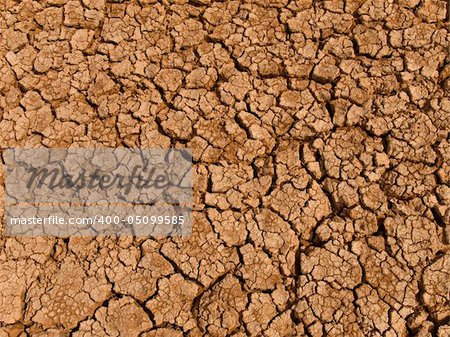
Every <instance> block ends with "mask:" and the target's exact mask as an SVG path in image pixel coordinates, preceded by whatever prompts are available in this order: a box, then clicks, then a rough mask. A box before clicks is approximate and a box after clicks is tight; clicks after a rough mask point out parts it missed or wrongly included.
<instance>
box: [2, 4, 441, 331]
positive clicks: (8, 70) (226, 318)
mask: <svg viewBox="0 0 450 337" xmlns="http://www.w3.org/2000/svg"><path fill="white" fill-rule="evenodd" d="M0 6H1V14H0V34H1V37H0V92H1V95H0V111H1V119H0V144H1V148H2V149H5V148H7V147H22V146H27V147H39V146H45V147H67V146H78V147H92V146H109V147H118V146H128V147H138V146H140V147H170V146H175V147H179V148H183V147H190V148H192V150H193V156H194V161H195V172H196V185H195V214H194V215H195V223H194V228H193V235H192V236H191V237H190V238H119V239H112V238H111V239H110V238H69V239H55V238H28V239H25V238H6V237H4V236H2V237H1V239H0V246H1V249H0V337H5V336H40V337H42V336H47V337H56V336H74V337H87V336H130V337H133V336H141V337H181V336H190V337H194V336H236V337H238V336H267V337H268V336H310V337H318V336H350V337H353V336H370V337H372V336H386V337H391V336H420V337H428V336H430V337H431V336H438V337H448V336H450V323H449V317H450V303H449V292H450V289H449V284H450V282H449V280H450V252H449V239H450V225H449V224H450V146H449V143H450V134H449V132H450V98H449V88H450V65H449V54H448V48H449V31H448V26H447V25H446V22H445V16H446V1H437V0H422V1H420V0H395V1H381V0H373V1H363V0H353V1H350V0H347V1H345V0H344V1H340V0H335V1H315V2H314V3H313V2H312V1H310V0H309V1H308V0H298V1H294V0H292V1H287V0H273V1H263V0H261V1H256V0H255V1H248V0H243V1H240V2H239V1H224V2H213V1H209V0H191V1H184V0H173V1H167V0H164V1H155V0H153V1H152V0H150V1H144V0H143V1H139V2H121V1H116V2H111V3H109V2H105V1H103V0H49V1H42V2H38V1H29V0H26V1H20V2H19V1H16V2H14V1H10V0H2V1H0ZM2 193H3V188H2Z"/></svg>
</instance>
